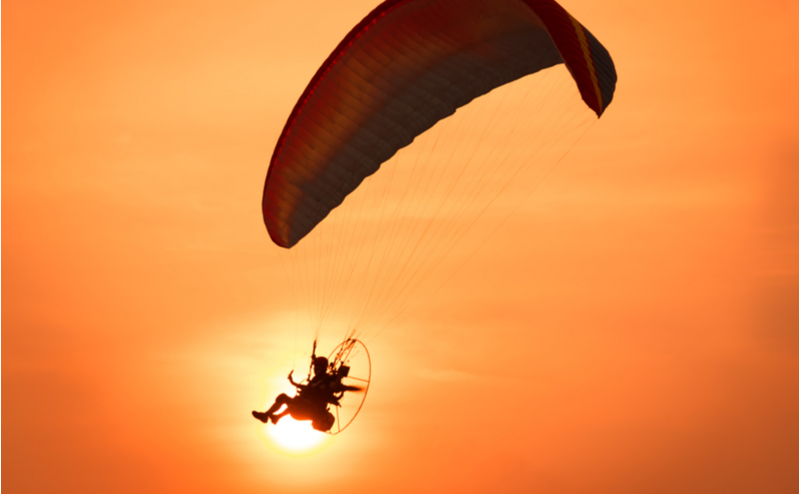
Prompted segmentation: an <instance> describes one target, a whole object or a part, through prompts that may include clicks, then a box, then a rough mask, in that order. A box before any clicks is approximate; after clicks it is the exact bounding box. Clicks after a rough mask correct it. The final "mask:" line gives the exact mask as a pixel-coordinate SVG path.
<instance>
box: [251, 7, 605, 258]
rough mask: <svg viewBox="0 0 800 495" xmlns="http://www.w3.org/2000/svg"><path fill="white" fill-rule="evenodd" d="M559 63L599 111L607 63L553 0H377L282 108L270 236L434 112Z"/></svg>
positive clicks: (281, 237)
mask: <svg viewBox="0 0 800 495" xmlns="http://www.w3.org/2000/svg"><path fill="white" fill-rule="evenodd" d="M559 63H564V64H566V66H567V68H568V69H569V71H570V73H571V74H572V77H573V79H574V80H575V82H576V84H577V86H578V90H579V91H580V94H581V97H582V98H583V101H584V102H585V103H586V104H587V105H588V106H589V107H590V108H591V109H592V110H594V112H595V113H596V114H597V115H598V116H600V115H601V114H602V113H603V111H604V110H605V108H606V107H607V106H608V105H609V103H611V99H612V97H613V95H614V88H615V85H616V79H617V76H616V72H615V70H614V64H613V62H612V60H611V57H610V56H609V54H608V52H607V51H606V49H605V48H603V46H602V45H601V44H600V42H599V41H597V39H596V38H595V37H594V36H592V34H591V33H590V32H589V31H588V30H587V29H586V28H584V27H583V26H582V25H581V24H580V23H579V22H578V21H576V20H575V19H574V18H573V17H572V16H571V15H569V14H568V13H567V12H566V11H565V10H564V9H563V8H562V7H561V6H560V5H558V4H557V3H556V2H555V1H553V0H387V1H385V2H384V3H382V4H381V5H379V6H378V7H377V8H376V9H375V10H373V11H372V12H371V13H370V14H369V15H368V16H367V17H365V18H364V20H362V21H361V22H360V23H359V24H358V25H357V26H356V27H355V28H353V30H352V31H350V33H349V34H348V35H347V36H346V37H345V38H344V39H343V40H342V41H341V43H339V45H338V46H337V47H336V49H335V50H334V51H333V53H331V55H330V56H329V57H328V59H327V60H326V61H325V63H323V64H322V66H321V67H320V68H319V70H317V73H316V74H315V75H314V77H313V78H312V79H311V82H310V83H309V84H308V87H307V88H306V89H305V91H304V92H303V94H302V96H301V97H300V99H299V101H298V102H297V104H296V105H295V107H294V109H293V110H292V113H291V115H290V116H289V119H288V121H287V123H286V126H285V127H284V129H283V132H282V134H281V136H280V138H279V139H278V143H277V145H276V147H275V152H274V153H273V156H272V160H271V162H270V167H269V172H268V174H267V180H266V184H265V186H264V196H263V202H262V208H263V214H264V222H265V224H266V226H267V230H268V231H269V234H270V237H271V238H272V240H273V241H274V242H275V243H276V244H278V245H279V246H282V247H286V248H290V247H292V246H294V245H295V244H297V242H298V241H300V240H301V239H302V238H303V237H305V236H306V235H307V234H308V233H309V232H311V230H312V229H314V227H315V226H316V225H317V224H318V223H319V222H321V221H322V220H323V219H324V218H325V217H326V216H327V215H328V214H329V213H330V212H331V210H333V209H334V208H336V207H337V206H339V205H340V204H341V203H342V201H344V198H345V197H346V196H347V195H348V194H350V193H351V192H352V191H353V190H355V189H356V188H357V187H358V186H359V184H361V182H362V181H363V180H364V179H365V178H366V177H368V176H370V175H372V174H373V173H375V172H376V171H377V170H378V168H379V167H380V165H381V164H382V163H383V162H385V161H386V160H388V159H389V158H391V157H392V156H393V155H394V154H395V153H396V152H397V151H398V150H399V149H401V148H403V147H405V146H407V145H409V144H410V143H411V142H412V141H413V140H414V138H415V137H416V136H418V135H419V134H421V133H423V132H425V131H426V130H428V129H429V128H431V127H432V126H433V125H434V124H436V122H438V121H440V120H441V119H444V118H446V117H448V116H450V115H452V114H453V113H454V112H455V111H456V109H457V108H459V107H461V106H463V105H466V104H468V103H469V102H470V101H472V100H473V99H475V98H477V97H478V96H481V95H483V94H486V93H488V92H489V91H491V90H492V89H494V88H497V87H499V86H502V85H504V84H506V83H509V82H511V81H514V80H516V79H519V78H521V77H523V76H526V75H528V74H533V73H535V72H537V71H540V70H542V69H545V68H548V67H551V66H553V65H556V64H559Z"/></svg>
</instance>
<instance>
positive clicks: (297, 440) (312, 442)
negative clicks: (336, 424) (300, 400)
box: [265, 416, 328, 453]
mask: <svg viewBox="0 0 800 495" xmlns="http://www.w3.org/2000/svg"><path fill="white" fill-rule="evenodd" d="M265 426H266V427H267V432H268V434H269V436H270V438H272V440H274V441H275V443H277V444H278V445H279V446H280V447H281V448H283V449H285V450H288V451H290V452H293V453H304V452H308V451H310V450H312V449H314V447H318V446H321V445H322V443H323V441H324V440H325V439H326V437H327V436H328V435H326V434H324V433H322V432H320V431H317V430H315V429H314V428H312V427H311V421H296V420H295V419H293V418H292V417H290V416H286V417H284V418H283V419H281V420H280V421H279V422H278V424H275V425H272V424H270V425H265Z"/></svg>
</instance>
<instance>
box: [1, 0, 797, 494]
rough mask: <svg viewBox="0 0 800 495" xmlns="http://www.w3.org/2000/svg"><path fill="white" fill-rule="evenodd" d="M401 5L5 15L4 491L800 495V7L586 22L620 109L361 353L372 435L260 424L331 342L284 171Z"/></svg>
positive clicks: (81, 6) (88, 9)
mask: <svg viewBox="0 0 800 495" xmlns="http://www.w3.org/2000/svg"><path fill="white" fill-rule="evenodd" d="M334 3H335V7H333V6H332V5H333V4H334ZM376 4H377V2H374V1H365V0H360V1H348V2H344V1H340V2H333V3H332V2H322V1H319V2H314V1H301V2H254V1H250V2H212V3H209V4H205V3H202V2H197V1H191V2H188V1H187V2H179V1H174V2H166V3H164V2H142V1H140V2H129V3H128V4H127V5H123V4H122V2H100V1H97V2H88V1H87V2H70V3H65V2H44V1H6V2H4V3H3V11H2V14H3V15H2V33H3V34H2V68H3V73H4V76H5V77H4V78H3V85H2V103H3V107H2V108H3V110H2V144H3V146H2V234H3V236H2V256H3V258H2V260H3V263H2V289H3V299H2V309H3V311H2V344H3V345H2V419H3V422H2V424H3V430H2V452H3V463H2V490H3V491H4V492H96V491H100V492H209V491H210V492H275V491H277V492H298V491H299V492H319V491H322V492H453V491H455V492H797V491H798V230H797V229H798V48H797V47H798V43H797V40H798V24H797V19H798V6H797V3H796V2H789V1H783V0H781V1H774V2H768V3H762V4H759V5H757V6H754V4H753V3H752V2H741V1H740V2H733V3H732V2H722V1H710V0H701V1H697V0H695V1H691V2H689V1H685V2H680V1H677V2H676V1H672V2H666V1H651V2H637V1H632V0H610V1H607V2H602V3H598V2H592V1H586V0H574V1H569V2H567V1H566V0H565V1H564V2H563V3H562V5H564V7H565V8H566V9H567V10H568V11H570V13H571V14H573V15H574V16H575V17H576V18H577V19H579V20H580V21H581V22H583V23H584V24H585V25H586V26H587V27H588V28H589V29H590V30H591V31H592V33H593V34H595V35H596V36H597V38H598V39H599V40H600V41H601V42H602V43H603V44H604V45H605V46H606V48H608V50H609V52H610V53H611V55H612V57H613V58H614V61H615V63H616V66H617V71H618V74H619V84H618V86H617V91H616V94H615V97H614V101H613V103H612V104H611V106H610V107H609V109H608V111H607V112H606V113H605V114H604V116H603V117H602V119H600V120H599V121H598V122H596V123H594V124H593V125H592V126H591V127H589V129H588V132H587V133H586V135H585V136H584V137H583V138H582V139H581V140H580V141H579V142H578V143H577V145H576V146H575V147H574V148H573V149H572V150H571V151H570V153H569V154H568V155H567V157H566V158H565V159H564V160H563V161H562V162H561V163H559V164H558V166H557V167H555V168H554V169H553V171H552V172H551V173H550V174H549V175H548V176H547V177H546V179H545V180H544V181H543V182H542V183H541V184H540V185H539V186H538V187H537V188H536V189H535V192H534V193H533V194H532V195H530V196H528V197H527V199H524V198H523V199H520V200H518V201H517V202H516V203H515V204H514V205H513V206H512V207H509V208H507V210H505V213H504V216H503V218H505V222H504V223H503V224H502V226H501V227H500V229H499V230H497V232H496V234H495V236H496V237H495V238H494V239H493V240H492V242H488V243H486V244H484V245H483V246H482V247H481V248H480V249H479V250H478V251H477V253H476V254H475V255H474V256H472V257H470V258H467V256H466V255H463V254H462V255H460V258H459V257H458V256H456V259H457V260H458V261H459V263H460V262H462V261H464V262H465V264H464V265H463V267H462V268H461V269H459V270H458V271H456V272H455V273H454V274H452V277H451V278H449V279H447V276H449V275H448V274H447V273H445V274H443V275H442V274H440V275H435V276H433V277H432V278H431V280H433V281H435V282H437V283H441V281H444V280H447V282H446V283H445V285H444V286H442V287H441V289H439V290H435V289H434V288H432V287H427V286H426V287H425V288H423V289H421V290H420V292H419V293H417V294H415V295H414V296H413V297H412V298H410V299H409V301H408V306H407V307H406V308H405V310H403V311H402V314H401V315H400V316H399V317H398V318H397V319H396V320H394V321H393V322H392V323H391V325H389V326H388V327H387V328H385V329H383V330H381V331H380V332H376V331H373V332H372V333H370V329H361V330H362V331H363V332H364V333H365V335H366V337H367V341H368V344H369V347H370V352H371V355H372V359H373V382H372V387H371V389H370V392H369V396H368V398H367V402H366V405H365V407H364V409H363V411H362V413H361V415H360V416H359V417H358V419H357V421H356V422H355V423H354V424H353V426H352V427H351V428H350V429H349V430H347V431H346V432H345V433H343V434H342V435H341V436H338V437H335V438H334V439H333V440H332V441H329V442H327V443H326V444H325V445H324V447H323V448H321V449H320V450H319V452H317V453H315V454H314V455H309V456H305V457H297V456H289V455H286V454H285V453H282V452H280V451H279V450H277V449H276V448H275V447H274V446H273V445H271V444H270V443H269V442H268V441H267V440H266V439H265V436H264V431H263V427H261V426H260V425H259V424H258V423H257V422H256V421H255V420H254V419H253V418H252V417H250V411H251V410H252V409H256V408H263V407H264V406H265V405H267V403H268V402H269V401H270V400H271V399H272V397H274V395H275V394H276V393H278V392H281V391H285V385H286V380H285V375H286V373H287V372H288V371H289V370H290V369H291V368H292V366H296V367H297V369H298V370H300V369H302V368H304V366H305V362H304V361H303V357H302V355H301V354H298V353H300V352H304V351H306V352H307V351H308V350H310V345H311V338H313V332H309V330H308V329H304V328H302V323H297V321H298V319H299V318H300V317H298V315H296V314H294V313H295V308H296V306H295V305H293V300H292V298H291V297H290V296H289V293H290V292H291V291H290V290H289V289H287V277H286V264H285V259H282V256H281V255H282V254H285V253H281V252H279V251H280V250H279V248H277V247H275V246H274V245H273V244H271V242H270V240H269V236H268V235H267V233H266V230H265V228H264V226H263V223H262V220H261V211H260V204H261V191H262V187H263V180H264V177H265V174H266V167H267V163H268V161H269V158H270V155H271V153H272V150H273V147H274V145H275V141H276V139H277V137H278V135H279V133H280V131H281V129H282V127H283V125H284V123H285V121H286V118H287V116H288V114H289V112H290V111H291V108H292V106H293V105H294V102H295V101H296V99H297V97H298V96H299V95H300V93H301V92H302V90H303V89H304V87H305V85H306V83H307V82H308V80H309V79H310V78H311V76H312V75H313V73H314V72H315V71H316V68H317V67H318V66H319V64H321V62H322V61H323V60H324V59H325V57H326V56H327V55H328V53H330V51H331V50H332V49H333V48H334V46H335V45H336V43H337V42H338V41H339V40H340V39H341V38H342V37H343V36H344V35H345V34H346V33H347V32H348V30H349V29H350V28H351V27H352V26H353V25H355V24H356V23H357V22H358V21H359V20H360V19H361V18H362V17H363V16H364V15H366V13H367V12H369V11H370V10H371V9H372V8H373V7H374V6H375V5H376ZM413 151H414V150H410V152H413ZM511 210H513V212H512V211H511ZM498 211H500V212H501V214H502V212H503V210H502V208H501V209H500V210H498ZM501 216H502V215H501ZM470 239H472V238H468V240H467V241H465V242H473V243H474V242H475V241H474V239H472V240H470ZM469 247H470V246H467V247H466V248H465V249H466V251H470V249H469ZM445 264H446V263H445ZM437 277H439V278H437ZM431 285H432V286H435V285H436V283H434V284H431ZM320 337H321V339H322V340H321V345H322V346H324V347H325V348H327V349H330V348H331V347H332V346H333V345H335V344H336V340H337V339H338V338H339V337H340V332H339V330H336V331H335V332H329V333H326V332H325V331H324V329H323V331H322V332H320ZM298 356H300V357H298Z"/></svg>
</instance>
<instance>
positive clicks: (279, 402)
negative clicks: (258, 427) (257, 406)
mask: <svg viewBox="0 0 800 495" xmlns="http://www.w3.org/2000/svg"><path fill="white" fill-rule="evenodd" d="M290 402H292V398H291V397H289V396H288V395H286V394H281V395H279V396H277V397H276V398H275V403H274V404H272V407H270V408H269V410H267V412H263V413H262V412H258V411H253V417H255V418H256V419H258V420H259V421H261V422H262V423H266V422H267V420H270V419H271V420H272V422H273V423H277V422H278V420H279V419H281V418H282V417H284V416H285V415H286V414H288V410H289V408H288V407H287V408H286V409H285V410H284V411H283V412H281V413H278V414H275V413H276V412H277V411H278V410H279V409H280V408H281V407H283V406H285V405H288V404H289V403H290Z"/></svg>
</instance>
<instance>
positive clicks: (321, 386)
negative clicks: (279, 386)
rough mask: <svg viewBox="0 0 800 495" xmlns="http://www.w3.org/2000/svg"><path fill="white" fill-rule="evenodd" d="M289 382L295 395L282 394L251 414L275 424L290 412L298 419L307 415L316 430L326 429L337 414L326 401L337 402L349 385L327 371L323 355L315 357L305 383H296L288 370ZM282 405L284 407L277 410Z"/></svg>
mask: <svg viewBox="0 0 800 495" xmlns="http://www.w3.org/2000/svg"><path fill="white" fill-rule="evenodd" d="M289 382H291V384H292V385H294V386H295V387H297V391H298V393H297V395H296V396H295V397H289V396H288V395H286V394H281V395H279V396H278V397H276V398H275V403H274V404H272V407H270V408H269V410H267V411H266V412H258V411H253V416H254V417H255V418H256V419H258V420H260V421H261V422H262V423H266V422H267V420H270V421H272V423H273V424H275V423H277V422H278V421H279V420H280V419H281V418H282V417H284V416H286V415H287V414H289V415H291V416H292V417H293V418H294V419H296V420H299V421H304V420H309V419H310V420H311V426H312V427H313V428H314V429H315V430H319V431H329V430H330V429H331V428H332V427H333V425H334V423H335V422H336V418H335V417H334V416H333V414H331V412H330V411H328V404H334V405H338V404H339V399H340V398H341V396H342V393H343V392H344V391H345V390H348V389H350V388H351V387H346V386H344V385H342V382H341V377H339V376H336V375H330V374H328V359H327V358H324V357H317V358H314V376H313V377H312V378H311V380H309V382H308V383H307V384H301V383H295V381H294V380H293V379H292V374H291V373H289ZM352 388H355V387H352ZM284 405H285V406H286V409H284V410H283V411H281V412H278V411H279V410H280V409H281V408H282V407H283V406H284Z"/></svg>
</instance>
